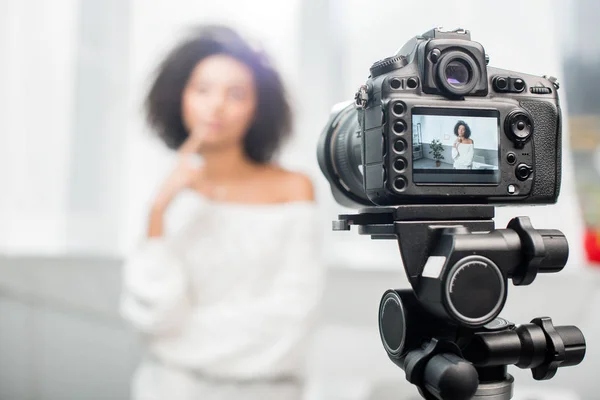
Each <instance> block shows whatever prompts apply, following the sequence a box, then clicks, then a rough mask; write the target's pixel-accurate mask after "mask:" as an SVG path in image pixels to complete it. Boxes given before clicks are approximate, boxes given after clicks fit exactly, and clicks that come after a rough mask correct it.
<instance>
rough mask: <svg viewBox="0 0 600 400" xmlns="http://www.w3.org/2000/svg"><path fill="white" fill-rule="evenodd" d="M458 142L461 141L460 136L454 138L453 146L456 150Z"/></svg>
mask: <svg viewBox="0 0 600 400" xmlns="http://www.w3.org/2000/svg"><path fill="white" fill-rule="evenodd" d="M459 143H462V140H461V138H459V137H457V138H456V142H454V148H455V149H457V150H458V144H459Z"/></svg>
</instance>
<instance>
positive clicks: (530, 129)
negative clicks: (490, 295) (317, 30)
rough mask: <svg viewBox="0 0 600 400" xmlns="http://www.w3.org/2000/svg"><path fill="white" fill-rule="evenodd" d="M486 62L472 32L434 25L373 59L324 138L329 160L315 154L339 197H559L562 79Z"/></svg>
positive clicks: (477, 200)
mask: <svg viewBox="0 0 600 400" xmlns="http://www.w3.org/2000/svg"><path fill="white" fill-rule="evenodd" d="M487 63H488V60H487V56H486V54H485V51H484V48H483V46H482V45H481V44H479V43H477V42H474V41H471V38H470V33H469V32H468V31H464V30H456V31H451V32H443V31H440V30H439V29H433V30H431V31H429V32H426V33H425V34H423V35H420V36H416V37H415V38H413V39H411V40H410V41H409V42H408V43H406V45H404V46H403V47H402V48H401V49H400V50H399V51H398V53H397V54H396V55H394V56H392V57H388V58H386V59H384V60H381V61H378V62H376V63H375V64H373V66H372V67H371V75H370V76H369V78H368V80H367V82H366V84H365V85H362V86H361V87H360V88H359V90H358V91H357V93H356V95H355V102H354V104H350V105H347V106H346V108H344V109H342V111H340V108H339V107H338V109H337V110H335V111H334V112H333V113H332V118H331V119H330V121H329V123H328V126H330V129H326V131H325V132H324V133H323V135H322V140H321V143H320V145H319V147H320V149H319V153H327V152H329V155H330V158H331V159H332V160H331V161H330V162H329V164H328V162H327V160H326V158H327V157H326V156H327V154H326V156H325V157H324V156H323V154H319V162H320V164H321V169H322V170H323V172H324V173H325V175H326V176H327V177H328V179H329V181H330V183H331V186H332V191H333V194H334V196H335V198H336V200H337V201H338V202H340V203H341V204H343V205H347V206H364V205H373V204H375V205H401V204H423V203H430V204H511V203H514V202H521V203H532V204H534V203H535V204H551V203H555V202H556V200H557V198H558V194H559V190H560V176H561V111H560V106H559V100H558V95H557V89H558V84H557V83H556V81H555V79H554V78H552V77H550V78H546V77H538V76H534V75H527V74H523V73H520V72H514V71H508V70H504V69H498V68H492V67H489V66H488V65H487ZM344 114H345V116H344ZM353 114H354V116H355V117H357V121H356V120H355V121H353V122H349V121H348V120H349V119H351V118H352V115H353ZM336 118H337V121H336ZM344 125H346V126H344ZM341 131H347V132H341ZM344 135H345V136H344ZM329 142H332V143H329ZM328 145H329V147H328ZM359 147H360V150H359ZM358 152H360V156H359V155H358V154H357V153H358ZM354 164H358V165H357V168H353V165H354ZM359 182H360V184H359ZM358 186H362V187H358ZM361 191H362V192H361ZM359 192H360V193H359Z"/></svg>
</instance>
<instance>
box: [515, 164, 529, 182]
mask: <svg viewBox="0 0 600 400" xmlns="http://www.w3.org/2000/svg"><path fill="white" fill-rule="evenodd" d="M531 172H532V168H531V167H530V166H529V165H527V164H519V165H518V166H517V169H516V175H517V179H518V180H520V181H524V180H526V179H527V178H529V176H530V175H531Z"/></svg>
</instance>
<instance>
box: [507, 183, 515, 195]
mask: <svg viewBox="0 0 600 400" xmlns="http://www.w3.org/2000/svg"><path fill="white" fill-rule="evenodd" d="M506 190H507V191H508V194H515V193H517V187H516V186H515V185H508V188H507V189H506Z"/></svg>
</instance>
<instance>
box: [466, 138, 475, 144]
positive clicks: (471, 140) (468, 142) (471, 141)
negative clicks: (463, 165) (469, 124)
mask: <svg viewBox="0 0 600 400" xmlns="http://www.w3.org/2000/svg"><path fill="white" fill-rule="evenodd" d="M473 143H475V142H473V139H467V144H473Z"/></svg>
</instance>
